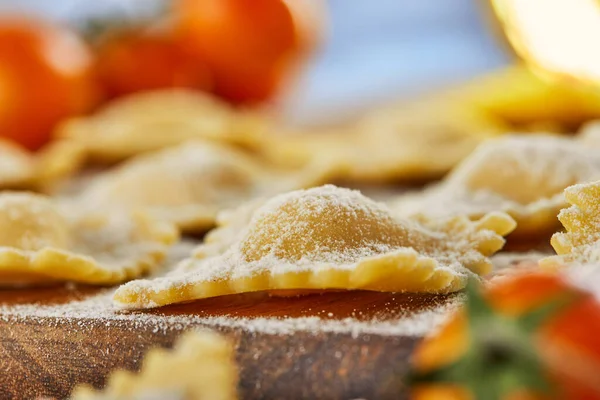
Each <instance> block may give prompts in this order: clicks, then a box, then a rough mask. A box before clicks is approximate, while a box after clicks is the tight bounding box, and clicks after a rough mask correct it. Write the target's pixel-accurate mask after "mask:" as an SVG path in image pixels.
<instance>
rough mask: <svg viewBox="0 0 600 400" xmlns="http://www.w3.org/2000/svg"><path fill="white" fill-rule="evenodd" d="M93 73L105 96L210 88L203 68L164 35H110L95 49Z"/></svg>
mask: <svg viewBox="0 0 600 400" xmlns="http://www.w3.org/2000/svg"><path fill="white" fill-rule="evenodd" d="M96 73H97V74H98V78H99V80H100V82H101V85H102V87H103V89H104V90H105V92H106V95H107V96H108V97H116V96H121V95H125V94H129V93H134V92H138V91H144V90H152V89H160V88H169V87H184V88H190V89H198V90H202V91H209V90H210V89H211V87H212V78H211V75H210V72H209V71H208V68H207V66H206V65H205V64H204V63H203V62H201V61H199V60H198V58H193V57H191V56H190V55H189V54H188V53H187V52H186V51H185V50H184V48H183V47H182V46H181V45H180V44H179V43H178V42H176V41H175V40H174V39H173V38H172V37H170V35H169V33H168V32H167V33H157V34H152V33H145V32H140V31H131V32H126V33H121V34H114V35H113V36H111V37H110V38H109V39H106V40H104V41H102V42H101V44H100V45H99V47H98V49H97V62H96Z"/></svg>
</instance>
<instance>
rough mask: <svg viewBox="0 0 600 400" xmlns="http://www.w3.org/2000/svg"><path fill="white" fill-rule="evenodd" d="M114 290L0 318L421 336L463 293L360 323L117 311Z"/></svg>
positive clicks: (4, 310)
mask: <svg viewBox="0 0 600 400" xmlns="http://www.w3.org/2000/svg"><path fill="white" fill-rule="evenodd" d="M112 295H113V290H106V291H103V292H101V293H99V294H96V295H92V296H90V297H88V298H85V299H83V300H81V301H74V302H70V303H67V304H59V305H39V304H18V305H0V319H2V320H4V321H6V322H10V321H19V320H27V321H28V322H32V321H37V322H39V323H40V324H52V325H61V324H63V323H68V324H72V323H73V322H75V323H76V325H77V326H78V328H79V329H81V330H87V329H91V328H93V327H94V326H96V325H98V324H103V325H106V326H109V325H111V324H112V323H115V322H125V323H128V325H129V326H130V327H131V329H133V330H136V329H141V328H147V327H149V326H150V327H153V328H154V331H155V332H159V331H162V332H167V331H169V330H181V329H185V328H188V327H198V326H204V327H214V328H223V329H239V330H243V331H245V332H250V333H264V334H270V335H286V334H292V333H294V332H311V333H314V334H319V333H323V332H330V333H340V334H350V335H352V336H353V337H357V336H359V335H361V334H376V335H383V336H422V335H425V334H427V333H429V332H431V331H432V330H434V329H435V328H436V327H438V326H439V325H440V324H441V323H442V322H444V321H445V320H446V318H447V317H448V316H449V315H450V313H451V312H452V311H453V310H455V309H456V308H457V307H458V306H459V305H460V304H461V302H462V300H463V296H462V295H455V296H453V297H451V298H450V299H449V300H448V301H447V302H445V303H444V304H442V305H436V306H430V307H428V308H425V309H424V310H420V311H417V312H414V311H406V313H405V314H404V315H402V316H400V317H397V318H395V319H392V320H373V321H361V320H358V319H354V318H344V319H341V320H333V319H323V318H319V317H316V316H314V317H313V316H311V317H300V318H291V317H284V318H274V317H270V318H265V317H258V318H251V317H245V318H242V317H232V316H207V317H203V316H194V315H185V316H169V315H160V314H150V313H141V312H127V313H125V312H118V311H117V310H115V309H114V307H113V305H112Z"/></svg>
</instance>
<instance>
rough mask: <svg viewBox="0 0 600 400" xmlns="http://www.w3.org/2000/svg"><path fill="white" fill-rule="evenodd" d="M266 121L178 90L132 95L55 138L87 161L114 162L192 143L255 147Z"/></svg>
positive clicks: (73, 123) (204, 96)
mask: <svg viewBox="0 0 600 400" xmlns="http://www.w3.org/2000/svg"><path fill="white" fill-rule="evenodd" d="M265 126H266V120H265V118H263V117H262V116H260V115H258V114H257V113H255V112H250V111H242V110H236V109H234V108H232V107H231V106H230V105H228V104H226V103H224V102H222V101H220V100H218V99H216V98H214V97H212V96H210V95H208V94H202V93H198V92H192V91H186V90H183V89H177V90H175V89H171V90H158V91H149V92H142V93H139V94H133V95H130V96H127V97H124V98H122V99H118V100H115V101H113V102H112V103H110V104H109V105H108V106H107V107H105V108H104V109H102V110H100V111H99V112H97V113H96V114H94V115H92V116H86V117H78V118H74V119H71V120H68V121H66V122H65V123H64V124H62V125H61V126H60V127H59V128H58V130H57V133H56V135H57V136H58V138H61V139H64V140H67V141H69V142H73V143H76V144H77V145H79V146H81V147H83V148H84V149H85V150H86V153H87V154H88V155H89V157H91V158H92V159H94V160H96V161H100V162H114V161H119V160H122V159H125V158H129V157H131V156H134V155H137V154H140V153H144V152H148V151H153V150H158V149H162V148H165V147H168V146H173V145H177V144H180V143H182V142H185V141H188V140H192V139H210V140H215V141H218V142H223V143H229V144H234V145H239V146H243V147H255V146H256V145H257V143H258V141H259V140H260V136H261V135H262V132H263V130H264V129H265Z"/></svg>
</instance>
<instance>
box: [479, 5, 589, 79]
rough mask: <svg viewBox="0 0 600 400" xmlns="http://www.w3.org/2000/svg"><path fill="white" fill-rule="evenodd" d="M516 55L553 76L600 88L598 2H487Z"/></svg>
mask: <svg viewBox="0 0 600 400" xmlns="http://www.w3.org/2000/svg"><path fill="white" fill-rule="evenodd" d="M490 1H491V3H492V6H493V8H494V10H495V12H496V15H497V17H498V19H499V20H500V22H501V23H502V25H503V28H504V32H505V33H506V36H507V38H508V40H509V42H510V43H511V45H512V46H513V48H514V50H515V51H516V52H517V54H518V55H519V56H520V57H522V58H523V59H524V60H525V61H526V62H527V63H529V64H530V65H531V66H532V67H534V68H536V69H539V70H542V71H545V72H549V73H552V74H554V75H560V76H563V77H564V76H566V77H572V78H575V79H577V80H584V81H593V82H594V83H596V84H600V2H599V1H598V0H490Z"/></svg>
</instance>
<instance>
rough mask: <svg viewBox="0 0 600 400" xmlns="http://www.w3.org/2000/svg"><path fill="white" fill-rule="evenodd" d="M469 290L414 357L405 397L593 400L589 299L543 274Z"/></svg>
mask: <svg viewBox="0 0 600 400" xmlns="http://www.w3.org/2000/svg"><path fill="white" fill-rule="evenodd" d="M470 292H471V293H470V296H469V300H468V301H467V305H466V306H465V307H464V308H463V309H462V310H460V311H459V312H458V313H457V314H456V315H454V316H453V317H452V318H451V319H450V321H449V322H448V323H447V324H446V325H445V326H443V327H442V329H441V330H439V331H438V332H437V333H436V334H435V335H433V336H431V337H429V338H427V339H425V340H424V341H423V342H422V343H421V344H420V346H419V347H418V348H417V350H416V352H415V353H414V356H413V370H414V373H415V376H416V382H418V383H417V384H415V385H414V386H413V390H412V398H413V399H418V400H428V399H440V398H447V399H453V400H458V399H476V398H477V399H478V398H497V399H514V400H516V399H548V398H559V399H589V400H591V399H600V379H598V378H599V377H600V303H599V302H598V301H597V300H596V299H595V298H594V296H592V295H591V294H590V293H587V292H584V291H582V290H580V289H578V288H576V287H574V286H572V285H570V284H569V283H568V282H567V281H566V280H565V279H564V278H563V277H562V276H561V275H558V274H551V273H545V272H529V273H522V274H518V275H515V276H512V277H509V278H504V279H502V280H499V281H498V283H495V284H493V285H490V286H489V287H488V288H486V290H485V291H484V293H483V297H481V295H477V294H476V291H473V290H471V291H470ZM423 377H426V378H425V379H423ZM476 394H478V395H479V396H477V395H476Z"/></svg>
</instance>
